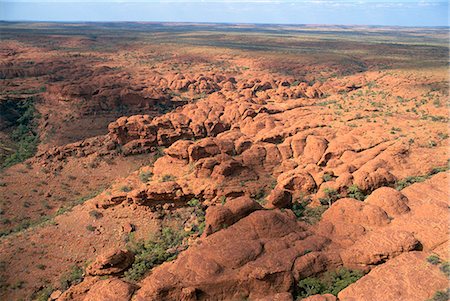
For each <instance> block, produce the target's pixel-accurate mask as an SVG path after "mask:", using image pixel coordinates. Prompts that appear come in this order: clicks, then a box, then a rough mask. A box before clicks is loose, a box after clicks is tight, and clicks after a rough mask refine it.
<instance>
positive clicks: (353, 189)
mask: <svg viewBox="0 0 450 301" xmlns="http://www.w3.org/2000/svg"><path fill="white" fill-rule="evenodd" d="M348 197H350V198H353V199H356V200H358V201H364V200H365V199H366V197H367V195H365V194H364V193H363V192H362V190H361V189H359V188H358V186H357V185H356V184H353V185H351V186H349V187H348Z"/></svg>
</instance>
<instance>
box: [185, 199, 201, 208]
mask: <svg viewBox="0 0 450 301" xmlns="http://www.w3.org/2000/svg"><path fill="white" fill-rule="evenodd" d="M187 204H188V205H189V206H191V207H197V206H199V205H200V201H199V200H198V199H196V198H192V199H191V200H190V201H189V202H187Z"/></svg>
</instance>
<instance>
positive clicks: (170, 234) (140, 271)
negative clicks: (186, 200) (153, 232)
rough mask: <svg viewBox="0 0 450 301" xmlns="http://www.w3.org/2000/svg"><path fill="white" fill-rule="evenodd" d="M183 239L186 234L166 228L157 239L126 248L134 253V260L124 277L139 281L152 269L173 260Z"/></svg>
mask: <svg viewBox="0 0 450 301" xmlns="http://www.w3.org/2000/svg"><path fill="white" fill-rule="evenodd" d="M185 237H186V233H185V232H184V231H182V230H181V229H180V230H174V229H171V228H168V227H166V228H163V229H162V231H161V233H160V234H159V235H158V236H157V237H155V238H151V239H149V240H147V241H142V242H138V243H135V244H133V245H130V246H128V248H129V249H130V250H131V251H132V252H134V254H135V260H134V263H133V265H132V266H131V267H130V268H129V269H128V270H127V271H126V272H125V277H126V278H127V279H128V280H131V281H139V280H140V279H142V278H143V277H144V276H145V274H147V273H148V272H149V271H150V270H151V269H152V268H153V267H155V266H157V265H160V264H161V263H163V262H166V261H170V260H173V259H175V258H176V257H177V255H178V253H179V252H180V251H181V250H182V249H183V248H184V247H183V246H182V245H183V240H184V238H185Z"/></svg>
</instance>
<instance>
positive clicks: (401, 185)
mask: <svg viewBox="0 0 450 301" xmlns="http://www.w3.org/2000/svg"><path fill="white" fill-rule="evenodd" d="M447 170H449V166H448V165H447V166H441V167H435V168H433V169H432V170H431V171H430V172H429V173H428V174H426V175H421V176H410V177H406V178H404V179H402V180H400V181H397V183H396V184H395V188H396V189H397V190H402V189H404V188H406V187H408V186H409V185H412V184H414V183H420V182H423V181H425V180H427V179H429V178H431V176H433V175H435V174H438V173H440V172H444V171H447Z"/></svg>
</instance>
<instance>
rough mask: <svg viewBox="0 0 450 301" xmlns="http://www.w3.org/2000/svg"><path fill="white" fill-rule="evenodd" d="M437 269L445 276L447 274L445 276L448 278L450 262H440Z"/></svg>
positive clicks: (449, 275)
mask: <svg viewBox="0 0 450 301" xmlns="http://www.w3.org/2000/svg"><path fill="white" fill-rule="evenodd" d="M439 269H440V270H441V272H442V273H444V274H445V276H447V278H450V262H444V263H442V265H441V266H440V267H439Z"/></svg>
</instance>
